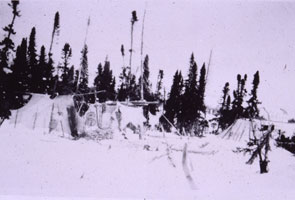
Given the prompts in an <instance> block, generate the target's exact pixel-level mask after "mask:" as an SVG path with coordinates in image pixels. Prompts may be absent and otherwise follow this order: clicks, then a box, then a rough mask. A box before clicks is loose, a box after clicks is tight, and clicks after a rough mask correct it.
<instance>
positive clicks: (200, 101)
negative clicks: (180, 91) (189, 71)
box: [198, 63, 206, 113]
mask: <svg viewBox="0 0 295 200" xmlns="http://www.w3.org/2000/svg"><path fill="white" fill-rule="evenodd" d="M205 88H206V67H205V63H204V64H203V66H202V68H201V73H200V79H199V88H198V110H199V111H200V112H203V113H205V112H206V105H205V102H204V98H205Z"/></svg>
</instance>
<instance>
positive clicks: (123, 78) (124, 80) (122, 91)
mask: <svg viewBox="0 0 295 200" xmlns="http://www.w3.org/2000/svg"><path fill="white" fill-rule="evenodd" d="M119 78H120V85H119V88H118V100H119V101H125V100H126V99H127V98H128V88H129V84H130V81H129V75H128V70H127V68H126V67H123V69H122V72H121V74H120V77H119Z"/></svg>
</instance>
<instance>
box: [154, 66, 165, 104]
mask: <svg viewBox="0 0 295 200" xmlns="http://www.w3.org/2000/svg"><path fill="white" fill-rule="evenodd" d="M163 77H164V71H163V70H159V74H158V80H157V89H156V99H157V100H160V101H163V99H164V97H163V94H162V92H161V90H162V87H163Z"/></svg>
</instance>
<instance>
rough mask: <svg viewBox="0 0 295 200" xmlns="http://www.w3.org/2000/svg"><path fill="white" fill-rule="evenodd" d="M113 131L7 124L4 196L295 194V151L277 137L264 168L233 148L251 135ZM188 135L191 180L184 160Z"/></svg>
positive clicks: (0, 185) (1, 168)
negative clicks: (81, 132) (96, 135)
mask: <svg viewBox="0 0 295 200" xmlns="http://www.w3.org/2000/svg"><path fill="white" fill-rule="evenodd" d="M115 134H116V136H115V137H114V139H112V140H102V141H94V140H86V139H80V140H76V141H74V140H70V139H69V138H63V137H61V136H58V135H54V134H48V133H44V132H40V131H38V130H35V131H32V130H31V129H27V128H26V127H20V126H18V128H16V129H14V128H13V126H4V127H1V128H0V149H1V150H0V158H1V162H0V199H9V200H10V199H98V198H99V199H202V200H205V199H212V200H213V199H214V200H216V199H227V200H228V199H233V200H236V199H251V200H252V199H259V200H261V199H265V200H271V199H275V200H276V199H290V200H291V199H294V195H295V191H294V184H295V159H294V156H293V155H292V154H291V153H289V152H287V151H285V150H283V149H281V148H276V147H275V146H274V145H273V144H272V145H271V146H272V151H271V152H270V155H269V159H270V163H269V168H270V171H269V173H267V174H263V175H261V174H260V173H259V165H258V162H257V161H255V162H254V164H253V165H247V164H245V162H246V161H247V160H248V159H249V155H243V154H242V153H241V154H238V153H234V152H233V150H235V148H236V147H242V146H245V141H233V140H231V139H222V138H221V137H220V136H215V135H206V137H204V138H186V137H178V136H175V135H173V134H168V133H166V134H165V135H163V133H159V132H147V133H146V134H145V135H144V137H143V139H142V140H139V138H138V136H137V135H134V134H132V133H129V134H128V135H127V138H128V139H124V138H123V136H121V133H119V132H116V133H115ZM186 143H187V145H188V160H187V165H186V166H187V167H188V172H189V174H190V175H191V178H192V181H190V182H189V181H188V179H187V178H186V175H187V174H185V173H184V167H183V164H182V158H183V152H182V151H183V149H184V146H185V144H186ZM147 145H148V146H147ZM147 149H149V150H147Z"/></svg>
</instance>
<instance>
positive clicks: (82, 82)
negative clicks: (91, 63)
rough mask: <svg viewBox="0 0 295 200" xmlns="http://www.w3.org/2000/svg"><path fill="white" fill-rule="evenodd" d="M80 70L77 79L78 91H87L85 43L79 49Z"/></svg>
mask: <svg viewBox="0 0 295 200" xmlns="http://www.w3.org/2000/svg"><path fill="white" fill-rule="evenodd" d="M81 54H82V57H81V70H80V80H79V85H78V88H79V91H80V92H81V93H87V92H88V91H89V88H88V56H87V54H88V47H87V45H86V44H85V45H84V47H83V49H82V51H81Z"/></svg>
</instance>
